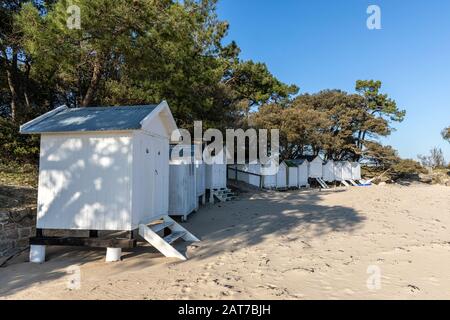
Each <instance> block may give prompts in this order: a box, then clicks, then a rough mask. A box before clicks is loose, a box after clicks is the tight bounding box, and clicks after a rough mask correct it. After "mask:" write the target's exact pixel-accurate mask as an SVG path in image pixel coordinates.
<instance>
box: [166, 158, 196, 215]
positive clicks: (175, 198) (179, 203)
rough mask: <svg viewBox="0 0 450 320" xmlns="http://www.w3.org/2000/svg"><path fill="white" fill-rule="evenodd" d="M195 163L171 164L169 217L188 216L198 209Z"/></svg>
mask: <svg viewBox="0 0 450 320" xmlns="http://www.w3.org/2000/svg"><path fill="white" fill-rule="evenodd" d="M194 166H195V165H194V164H193V163H188V164H185V163H182V162H171V164H170V170H169V187H170V189H169V215H172V216H187V215H188V214H190V213H191V212H192V211H193V210H194V209H195V208H196V207H197V192H196V183H195V180H196V179H195V168H194Z"/></svg>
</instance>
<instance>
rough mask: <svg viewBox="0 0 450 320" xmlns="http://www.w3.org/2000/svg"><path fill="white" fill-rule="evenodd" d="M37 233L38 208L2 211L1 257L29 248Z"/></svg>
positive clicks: (0, 215)
mask: <svg viewBox="0 0 450 320" xmlns="http://www.w3.org/2000/svg"><path fill="white" fill-rule="evenodd" d="M35 233H36V208H24V209H19V210H9V211H8V210H2V211H0V256H5V255H9V254H13V253H15V252H17V251H19V250H21V249H24V248H26V247H28V239H29V237H30V236H34V235H35Z"/></svg>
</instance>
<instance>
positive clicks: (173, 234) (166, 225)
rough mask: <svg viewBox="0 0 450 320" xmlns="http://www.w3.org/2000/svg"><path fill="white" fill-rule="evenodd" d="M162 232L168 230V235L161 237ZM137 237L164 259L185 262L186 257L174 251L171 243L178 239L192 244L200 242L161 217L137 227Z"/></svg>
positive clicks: (171, 220) (171, 221) (174, 222)
mask: <svg viewBox="0 0 450 320" xmlns="http://www.w3.org/2000/svg"><path fill="white" fill-rule="evenodd" d="M164 230H170V233H169V234H168V235H166V236H161V232H163V231H164ZM139 235H140V236H141V237H142V238H144V239H145V240H146V241H147V242H148V243H150V244H151V245H152V246H153V247H155V248H156V249H157V250H158V251H159V252H161V253H162V254H163V255H165V256H166V257H169V258H178V259H181V260H186V257H185V256H184V255H183V254H181V253H180V252H179V251H178V250H177V249H175V248H174V247H173V246H172V243H173V242H175V241H176V240H178V239H182V240H184V241H192V242H197V241H200V240H199V239H198V238H197V237H196V236H194V235H193V234H192V233H190V232H189V231H187V230H186V229H185V228H183V227H182V226H181V225H179V224H178V223H177V222H176V221H175V220H173V219H172V218H170V217H169V216H162V217H160V218H159V219H156V220H154V221H153V222H151V223H150V224H148V225H145V224H141V225H139Z"/></svg>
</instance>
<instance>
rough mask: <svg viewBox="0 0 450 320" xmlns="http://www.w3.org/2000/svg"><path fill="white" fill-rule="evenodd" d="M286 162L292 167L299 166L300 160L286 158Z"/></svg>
mask: <svg viewBox="0 0 450 320" xmlns="http://www.w3.org/2000/svg"><path fill="white" fill-rule="evenodd" d="M284 163H286V165H287V166H288V167H291V168H292V167H294V168H295V167H298V161H296V160H284Z"/></svg>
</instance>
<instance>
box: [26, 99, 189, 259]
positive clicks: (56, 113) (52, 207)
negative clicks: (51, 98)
mask: <svg viewBox="0 0 450 320" xmlns="http://www.w3.org/2000/svg"><path fill="white" fill-rule="evenodd" d="M174 130H177V126H176V124H175V121H174V119H173V117H172V113H171V112H170V109H169V106H168V105H167V103H166V102H162V103H161V104H159V105H146V106H123V107H89V108H67V107H65V106H63V107H59V108H57V109H55V110H52V111H50V112H48V113H46V114H44V115H42V116H40V117H38V118H36V119H34V120H32V121H30V122H28V123H26V124H24V125H22V126H21V128H20V132H21V133H25V134H40V135H41V149H40V166H39V186H38V206H37V208H38V209H37V230H38V232H37V233H38V236H37V237H35V238H32V239H30V244H31V245H32V249H31V253H30V259H31V261H37V262H39V261H40V262H42V261H43V259H45V245H57V244H59V245H91V246H94V245H96V246H103V245H105V243H108V244H106V245H105V246H106V247H108V250H110V249H115V250H114V251H113V252H114V253H117V252H118V251H119V250H120V248H123V247H130V246H134V245H135V244H136V241H135V240H133V239H132V238H133V236H132V233H130V235H131V236H130V239H129V240H127V241H122V240H120V241H119V240H117V239H116V240H114V241H105V240H102V241H100V240H98V241H97V240H95V239H94V240H95V241H94V240H93V239H91V238H90V239H89V241H87V240H85V239H76V241H73V240H70V239H68V238H64V239H53V238H51V239H49V238H45V237H43V236H42V235H41V232H40V230H42V229H61V230H90V231H91V232H92V234H96V232H97V231H99V230H100V231H101V230H114V231H132V230H135V229H138V228H139V231H141V226H143V229H142V230H143V231H145V230H146V229H148V228H147V227H146V226H145V225H146V224H149V223H150V222H152V221H154V220H155V219H159V218H161V217H162V216H167V214H168V208H169V139H170V137H171V134H172V131H174ZM167 218H168V217H167ZM150 231H151V230H150ZM140 233H141V232H140ZM188 235H190V234H188V233H185V234H184V239H187V238H190V236H189V237H188ZM172 238H174V237H172ZM172 238H171V239H172ZM160 239H161V241H162V242H165V240H164V239H163V238H160ZM177 239H178V238H177ZM190 239H193V238H190ZM69 240H70V241H69ZM166 240H169V239H166ZM96 241H97V242H96ZM165 243H166V244H167V242H165ZM152 244H154V246H155V247H156V248H158V249H160V250H161V246H158V244H157V243H155V242H154V241H153V243H152ZM167 245H168V246H170V245H169V244H167ZM110 247H111V248H110ZM117 247H119V250H116V249H117ZM170 247H171V246H170ZM42 248H44V250H42ZM171 248H172V247H171ZM173 250H175V249H173ZM169 251H170V250H169ZM169 251H168V250H163V251H161V252H163V253H164V254H166V255H170V254H172V256H175V255H174V254H175V251H176V250H175V251H170V252H171V253H169ZM43 252H44V253H43ZM42 253H43V255H44V256H43V255H42ZM176 253H177V254H179V256H178V257H180V258H181V257H183V256H182V255H181V254H180V253H179V252H177V251H176ZM35 255H38V257H37V258H36V257H35Z"/></svg>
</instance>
